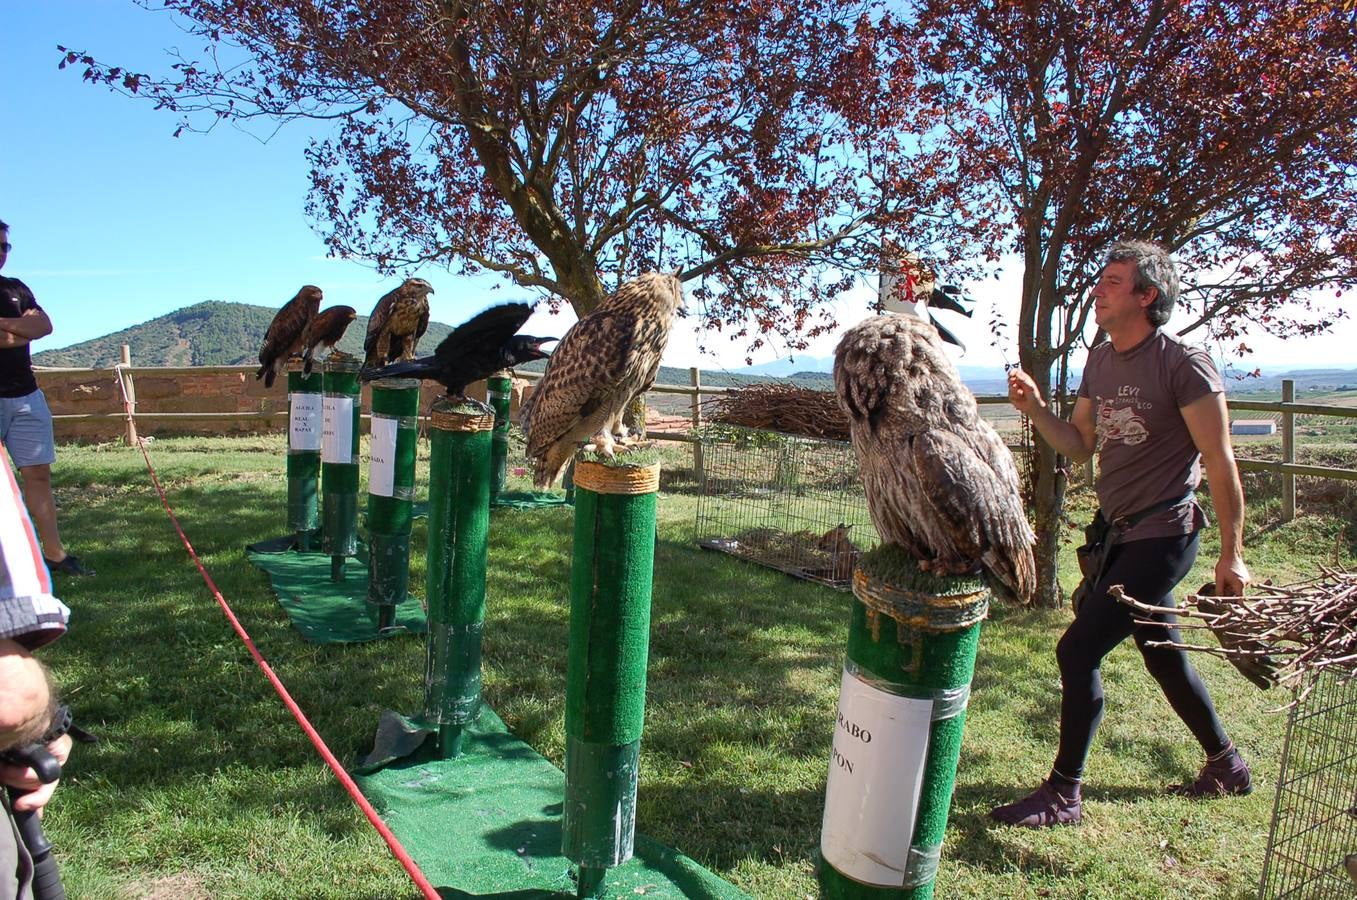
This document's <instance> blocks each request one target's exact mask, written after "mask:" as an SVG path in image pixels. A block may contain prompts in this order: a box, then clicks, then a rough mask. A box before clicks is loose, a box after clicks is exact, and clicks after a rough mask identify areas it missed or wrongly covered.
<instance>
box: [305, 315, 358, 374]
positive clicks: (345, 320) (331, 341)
mask: <svg viewBox="0 0 1357 900" xmlns="http://www.w3.org/2000/svg"><path fill="white" fill-rule="evenodd" d="M356 318H358V311H357V310H355V309H354V308H353V307H352V306H332V307H330V308H329V309H327V310H325V312H323V313H321V314H320V315H318V316H316V317H315V318H314V319H312V320H311V327H310V328H309V329H308V330H307V332H306V337H305V338H304V339H303V341H302V343H303V347H302V371H303V372H305V373H306V374H307V375H310V374H311V363H312V361H313V358H314V357H315V355H316V351H317V350H321V349H325V348H333V347H334V345H335V344H338V343H339V342H340V340H341V339H342V338H343V337H344V332H346V331H348V330H349V326H350V325H351V324H353V320H354V319H356Z"/></svg>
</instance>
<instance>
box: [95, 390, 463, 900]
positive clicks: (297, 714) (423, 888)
mask: <svg viewBox="0 0 1357 900" xmlns="http://www.w3.org/2000/svg"><path fill="white" fill-rule="evenodd" d="M119 368H121V367H119ZM118 386H119V388H123V405H124V406H130V404H128V402H127V392H126V389H125V388H124V386H123V381H122V373H121V372H119V375H118ZM137 447H138V448H139V449H140V450H141V456H142V458H143V459H145V460H146V470H147V471H148V472H150V474H151V483H152V484H154V485H155V489H156V493H157V494H159V495H160V505H161V506H163V507H165V512H166V513H167V514H168V515H169V517H170V522H172V523H173V524H174V530H175V531H177V532H179V539H180V540H181V541H183V543H184V547H185V549H187V550H188V555H189V557H190V558H191V559H192V560H193V564H194V565H195V566H197V567H198V573H199V574H200V575H202V576H203V581H204V582H206V583H207V587H208V589H209V590H211V591H212V596H213V598H215V599H216V601H217V605H218V606H220V607H221V610H222V612H223V613H225V614H226V619H227V621H229V622H230V623H231V627H232V628H234V629H235V631H236V634H237V635H239V636H240V639H241V641H242V642H244V644H245V647H246V649H248V650H249V651H250V655H251V656H253V657H254V661H255V662H256V663H257V664H258V665H259V668H260V669H261V670H262V671H263V672H264V675H265V676H266V677H267V678H268V680H269V683H270V684H272V685H273V689H274V690H275V691H277V692H278V696H279V697H280V698H282V701H283V704H284V705H285V706H286V707H287V708H288V711H289V712H291V713H292V717H293V718H294V719H296V720H297V724H298V725H300V726H301V727H302V731H303V732H305V733H306V736H307V737H308V738H310V739H311V744H312V745H313V746H314V747H315V748H316V752H317V753H319V754H320V756H321V759H323V760H325V764H326V765H328V766H329V767H330V770H331V771H332V772H334V773H335V777H336V778H338V779H339V783H340V784H342V785H343V786H344V790H346V791H347V792H348V794H349V797H350V798H351V799H352V800H353V802H354V803H355V804H357V806H358V808H359V809H360V810H362V812H363V815H364V816H366V817H367V820H368V821H369V822H370V823H372V827H373V828H375V829H377V833H378V834H380V835H381V836H382V840H384V841H386V845H387V847H389V848H390V849H391V853H392V855H393V856H395V857H396V860H397V861H398V862H399V863H400V864H401V866H402V867H403V868H404V869H405V871H406V873H407V874H408V875H409V876H410V880H411V881H413V882H414V883H415V886H416V887H418V888H419V889H420V892H421V893H423V895H424V897H425V898H426V900H439V895H438V891H437V890H435V889H434V886H433V885H432V884H430V883H429V879H428V878H426V877H425V876H424V873H423V872H422V871H420V868H419V864H418V863H416V862H415V861H414V859H413V858H412V857H411V856H410V854H409V853H408V852H406V849H405V847H404V846H402V845H401V842H400V839H399V838H397V837H396V835H395V833H393V832H392V831H391V829H390V828H388V827H387V824H386V823H385V822H383V821H382V818H381V816H379V815H377V810H375V809H373V807H372V804H371V803H369V802H368V799H367V798H366V797H364V796H363V792H362V791H360V790H359V789H358V785H357V784H355V783H354V780H353V778H352V777H350V775H349V773H348V772H346V771H345V770H344V767H343V766H342V765H340V762H339V760H338V759H337V758H336V757H335V755H334V754H333V753H332V752H330V748H329V747H328V746H326V744H325V740H324V739H323V738H322V737H321V736H320V733H319V732H317V731H316V729H315V726H313V725H312V724H311V722H310V720H309V719H307V718H306V713H304V712H302V708H301V707H300V706H298V705H297V702H296V701H295V700H293V699H292V695H291V694H289V693H288V691H287V688H286V687H284V686H283V682H282V680H281V679H279V677H278V676H277V675H276V674H275V673H274V671H273V668H272V667H271V666H270V665H269V664H268V661H267V660H265V659H264V655H263V654H262V653H260V652H259V648H257V647H256V646H255V645H254V641H253V640H252V639H251V638H250V635H249V633H248V632H247V631H246V630H245V626H243V625H241V624H240V620H239V619H237V618H236V615H235V613H234V612H232V611H231V606H230V604H228V603H227V602H226V598H225V597H223V596H222V594H221V591H220V590H218V589H217V585H216V583H215V582H214V581H213V580H212V576H211V575H209V574H208V572H207V569H206V568H205V567H204V566H203V563H202V560H200V559H199V558H198V553H197V551H195V550H194V549H193V544H191V543H189V539H188V535H186V534H185V533H184V529H183V528H182V527H181V526H180V525H179V518H178V517H177V516H176V515H175V514H174V510H173V509H172V508H171V507H170V502H169V500H168V499H166V497H165V489H164V488H163V487H161V485H160V479H159V478H158V477H157V476H156V473H155V466H153V465H152V464H151V457H150V455H149V454H148V453H147V452H146V442H145V441H144V440H139V441H137Z"/></svg>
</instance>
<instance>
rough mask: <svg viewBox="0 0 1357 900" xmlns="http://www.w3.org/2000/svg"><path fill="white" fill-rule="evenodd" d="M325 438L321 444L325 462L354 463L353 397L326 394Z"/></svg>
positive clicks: (321, 456) (321, 459)
mask: <svg viewBox="0 0 1357 900" xmlns="http://www.w3.org/2000/svg"><path fill="white" fill-rule="evenodd" d="M323 409H324V412H325V416H324V420H325V423H324V438H323V440H322V441H321V445H320V461H321V462H323V463H352V462H354V459H353V398H352V397H330V396H326V398H325V402H324V405H323Z"/></svg>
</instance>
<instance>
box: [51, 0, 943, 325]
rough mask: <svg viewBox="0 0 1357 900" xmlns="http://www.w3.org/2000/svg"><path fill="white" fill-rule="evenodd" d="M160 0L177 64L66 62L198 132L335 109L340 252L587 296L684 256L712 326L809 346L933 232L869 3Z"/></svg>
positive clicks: (315, 176)
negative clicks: (194, 45)
mask: <svg viewBox="0 0 1357 900" xmlns="http://www.w3.org/2000/svg"><path fill="white" fill-rule="evenodd" d="M156 8H157V9H167V10H169V11H171V12H172V13H174V14H176V15H177V16H178V17H179V18H180V19H181V20H182V23H183V24H184V26H185V27H186V28H187V29H188V30H189V32H190V33H192V34H194V35H197V36H199V37H201V38H203V39H204V40H205V47H204V50H203V54H202V58H201V59H198V60H190V59H187V58H184V57H182V56H181V57H179V59H178V62H177V63H176V64H175V65H174V67H173V72H172V73H170V74H169V75H168V76H160V77H156V76H151V75H147V74H140V73H135V72H132V71H130V70H127V69H125V68H122V67H117V66H108V65H104V64H101V63H99V62H98V61H97V60H96V59H95V58H94V57H93V56H92V55H90V54H89V53H85V52H80V51H73V50H64V52H65V54H66V55H65V58H64V63H63V64H65V65H77V66H83V72H84V77H85V78H86V79H87V80H90V81H94V82H98V83H102V84H106V85H108V86H110V87H112V88H114V89H115V90H118V91H121V92H123V93H126V94H131V95H138V96H143V97H148V98H150V99H152V100H153V101H154V102H155V103H157V104H158V105H159V106H162V107H165V108H168V109H171V110H175V111H178V112H179V113H181V114H182V121H181V125H180V130H181V131H182V130H184V129H196V130H207V129H210V128H211V127H212V126H213V125H215V124H216V123H218V122H221V121H229V122H235V123H238V124H247V123H249V122H250V121H251V120H255V119H266V120H273V121H278V120H288V119H293V118H298V117H307V118H312V119H331V120H333V122H334V131H333V133H332V134H331V135H330V136H329V137H328V138H325V139H322V140H318V141H316V142H314V143H313V144H312V146H311V148H310V150H309V151H308V155H309V159H310V162H311V164H312V190H311V193H310V198H309V202H308V212H309V213H310V214H311V215H312V216H313V217H314V219H315V220H317V221H318V222H319V223H320V225H321V227H322V229H323V231H324V235H325V238H326V240H327V243H328V245H329V247H330V249H331V250H332V252H334V253H336V254H341V255H345V256H353V257H359V258H366V259H370V260H373V261H375V262H376V263H377V264H378V265H379V267H381V268H383V269H388V270H389V269H393V268H400V267H404V266H410V265H415V264H420V263H426V262H430V261H434V262H438V263H441V264H445V265H447V266H448V267H450V268H452V269H454V270H455V271H459V272H464V273H474V272H478V271H485V270H489V271H493V272H498V273H501V274H503V275H504V276H506V277H508V278H510V279H512V280H513V281H514V282H516V283H518V284H519V285H523V286H527V287H531V288H535V289H539V290H541V291H542V292H543V293H544V294H545V295H546V296H547V297H549V298H551V299H552V300H553V302H558V301H560V300H565V301H567V302H569V303H570V304H571V305H572V306H573V308H574V309H575V311H576V312H577V313H579V314H584V313H586V312H588V311H589V310H591V309H593V308H594V307H595V306H596V305H597V304H598V302H599V301H600V300H601V299H602V298H603V297H604V296H605V295H606V294H607V293H608V291H609V290H610V289H611V288H614V287H616V285H617V284H619V283H620V282H621V281H622V280H624V279H626V278H629V277H632V276H634V275H636V274H637V273H639V272H641V271H644V270H647V269H661V270H665V271H678V272H680V274H681V277H682V278H683V279H684V280H685V281H689V282H696V284H695V286H690V288H689V291H688V293H689V296H690V298H694V299H697V300H698V301H700V302H701V303H702V305H703V311H704V317H705V320H706V324H708V325H709V326H714V327H716V328H723V327H724V328H725V329H726V330H727V331H733V335H732V336H733V337H735V338H740V337H744V338H746V339H747V341H748V343H749V345H750V346H751V347H757V346H759V345H760V344H762V343H763V341H764V339H765V335H766V334H769V333H776V334H780V335H782V336H783V337H784V338H786V339H787V340H788V341H789V342H790V344H791V345H792V346H794V347H800V346H804V345H805V341H806V339H807V338H809V337H813V336H815V335H817V334H820V333H823V332H824V331H827V330H828V329H829V328H832V326H833V322H832V321H831V320H830V319H829V318H828V314H827V313H826V312H825V311H824V308H825V304H824V302H823V301H825V300H827V299H830V298H832V297H834V296H835V295H837V294H838V293H840V292H841V291H843V290H845V289H846V288H848V287H851V286H852V284H853V278H852V276H851V275H848V274H845V273H851V272H855V271H873V272H874V271H876V270H877V269H878V268H879V264H880V260H881V259H882V258H883V251H882V245H883V236H884V235H886V234H890V235H892V236H893V237H894V239H896V240H899V239H903V238H908V239H911V240H914V241H916V242H917V241H922V240H923V235H924V234H925V233H926V232H928V231H929V230H930V229H935V228H936V227H937V224H936V223H933V222H927V221H921V222H918V223H916V222H915V221H914V219H915V217H914V216H913V209H914V207H915V202H914V199H913V198H914V195H915V193H916V187H917V186H918V185H920V183H921V182H920V179H919V178H918V177H917V176H918V174H919V173H918V172H916V171H915V169H914V166H915V164H916V155H915V153H914V150H913V147H912V145H911V142H910V135H911V133H912V130H913V127H914V125H913V122H912V120H911V97H912V85H913V78H912V75H913V73H912V70H911V69H910V68H909V65H910V57H909V53H908V50H909V48H908V46H907V45H906V44H905V43H904V40H903V39H904V36H905V33H906V32H905V29H904V28H903V26H902V25H901V23H899V22H898V21H896V19H895V18H894V17H892V16H891V15H890V14H889V13H887V12H885V11H883V10H882V9H881V8H879V7H878V6H877V5H876V4H875V2H874V0H869V2H860V0H757V2H754V3H729V2H726V0H718V2H713V0H696V2H694V0H602V2H581V0H544V2H539V3H523V2H493V3H489V2H466V0H444V2H435V0H380V2H379V0H354V2H324V0H164V2H162V3H159V4H156ZM885 243H886V251H885V257H886V258H898V256H899V252H898V247H896V246H895V245H894V244H893V243H892V242H891V240H885ZM826 272H833V273H834V275H833V276H832V277H830V278H826V276H825V273H826ZM817 313H818V315H817Z"/></svg>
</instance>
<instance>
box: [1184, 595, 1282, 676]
mask: <svg viewBox="0 0 1357 900" xmlns="http://www.w3.org/2000/svg"><path fill="white" fill-rule="evenodd" d="M1215 596H1216V584H1215V582H1214V581H1208V582H1207V583H1206V584H1204V585H1202V586H1201V590H1199V591H1197V609H1199V610H1201V611H1202V612H1204V613H1206V614H1207V615H1219V614H1220V613H1223V612H1225V609H1226V604H1224V603H1221V602H1220V601H1219V600H1216V599H1215ZM1208 624H1210V625H1211V633H1212V634H1214V635H1215V636H1216V640H1217V641H1219V642H1220V646H1221V647H1223V648H1225V649H1226V650H1247V651H1251V653H1252V654H1253V655H1249V656H1235V655H1233V654H1231V655H1229V656H1227V657H1226V659H1228V660H1229V661H1230V664H1231V665H1233V666H1234V667H1235V668H1236V669H1238V670H1239V674H1241V675H1243V676H1244V677H1245V678H1247V679H1248V680H1249V681H1251V682H1253V683H1254V684H1255V685H1257V686H1258V687H1260V688H1262V689H1263V690H1267V689H1268V688H1270V687H1272V686H1273V685H1274V684H1276V683H1277V663H1276V661H1275V660H1273V659H1272V657H1270V656H1268V655H1266V654H1261V655H1257V653H1258V651H1260V650H1263V649H1264V647H1263V645H1262V644H1260V643H1258V642H1257V641H1255V640H1253V639H1251V638H1246V637H1241V636H1239V635H1237V634H1231V633H1229V632H1227V631H1225V630H1224V629H1223V628H1218V627H1217V626H1216V625H1215V624H1214V623H1208Z"/></svg>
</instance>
